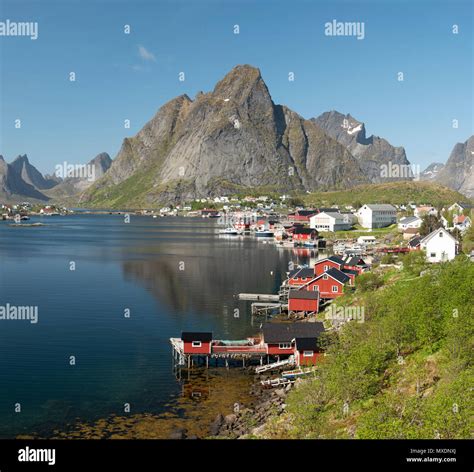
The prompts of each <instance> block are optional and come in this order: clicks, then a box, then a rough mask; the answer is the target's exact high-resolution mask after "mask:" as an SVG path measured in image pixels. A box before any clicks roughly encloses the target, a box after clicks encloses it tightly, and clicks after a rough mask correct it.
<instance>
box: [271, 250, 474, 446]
mask: <svg viewBox="0 0 474 472" xmlns="http://www.w3.org/2000/svg"><path fill="white" fill-rule="evenodd" d="M426 267H427V265H426V263H424V260H423V254H422V253H413V254H410V255H409V256H406V258H405V259H404V268H403V270H401V271H398V270H396V269H389V271H388V272H384V273H381V274H380V275H374V274H367V275H363V276H361V279H360V282H361V283H359V285H358V288H357V289H356V291H355V292H354V293H351V294H348V295H345V296H344V297H342V298H341V299H338V300H337V301H336V302H335V303H337V305H338V306H342V305H347V306H352V307H354V306H358V307H364V317H365V321H364V322H362V323H359V322H357V321H352V322H349V323H347V324H345V325H344V326H343V327H342V329H341V330H340V331H339V333H338V335H336V334H332V335H331V336H330V339H331V342H330V345H329V347H328V349H327V356H325V357H324V358H323V361H322V362H321V364H320V366H319V367H318V369H317V374H316V376H315V377H314V378H311V379H307V380H304V381H303V382H302V383H301V384H300V385H299V386H298V387H297V388H296V389H295V390H293V391H292V392H291V393H290V395H289V397H288V399H287V404H288V406H287V413H285V415H284V416H283V417H280V418H274V419H273V420H272V421H270V422H269V423H268V425H267V428H266V432H265V437H281V438H283V437H294V438H380V439H385V438H398V439H405V438H442V439H446V438H469V437H471V436H472V433H473V423H472V419H473V414H474V391H473V388H472V386H473V385H474V369H473V360H474V359H473V352H474V290H473V280H474V264H473V263H472V262H469V260H468V259H467V258H465V257H459V258H457V259H456V260H455V261H452V262H448V263H444V264H439V265H431V266H429V268H428V269H426ZM423 271H426V272H423ZM420 272H421V273H422V274H423V275H422V276H420V275H419V274H420ZM365 278H367V280H365Z"/></svg>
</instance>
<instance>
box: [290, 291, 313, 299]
mask: <svg viewBox="0 0 474 472" xmlns="http://www.w3.org/2000/svg"><path fill="white" fill-rule="evenodd" d="M288 298H293V299H294V298H298V299H301V300H317V299H318V298H319V291H314V290H290V292H289V294H288Z"/></svg>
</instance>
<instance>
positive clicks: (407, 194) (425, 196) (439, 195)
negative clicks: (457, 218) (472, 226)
mask: <svg viewBox="0 0 474 472" xmlns="http://www.w3.org/2000/svg"><path fill="white" fill-rule="evenodd" d="M303 199H304V203H305V204H306V205H307V206H322V207H326V206H331V205H353V206H360V205H363V204H365V203H391V204H392V205H400V204H403V203H409V202H416V203H429V204H431V205H433V206H434V207H438V206H439V207H442V206H445V205H447V204H452V203H454V202H457V201H461V202H462V201H469V199H468V198H467V197H465V196H464V195H461V194H460V193H458V192H456V191H454V190H451V189H449V188H447V187H443V186H441V185H437V184H434V183H431V182H417V181H410V182H408V181H407V182H388V183H385V184H370V185H359V186H357V187H354V188H349V189H347V190H341V191H332V192H312V193H309V194H307V195H305V196H304V197H303Z"/></svg>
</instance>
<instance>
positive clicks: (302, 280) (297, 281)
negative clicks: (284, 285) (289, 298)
mask: <svg viewBox="0 0 474 472" xmlns="http://www.w3.org/2000/svg"><path fill="white" fill-rule="evenodd" d="M313 278H314V271H313V269H310V268H308V267H303V268H301V269H294V270H292V271H291V272H290V273H289V274H288V279H289V280H288V284H289V285H291V286H292V287H301V286H302V285H305V284H307V283H308V282H309V281H310V280H312V279H313Z"/></svg>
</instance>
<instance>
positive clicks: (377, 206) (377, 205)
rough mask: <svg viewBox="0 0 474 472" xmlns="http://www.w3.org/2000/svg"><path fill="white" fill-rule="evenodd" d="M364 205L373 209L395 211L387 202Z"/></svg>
mask: <svg viewBox="0 0 474 472" xmlns="http://www.w3.org/2000/svg"><path fill="white" fill-rule="evenodd" d="M365 206H367V207H368V208H370V209H371V210H375V211H397V210H396V208H395V207H394V206H393V205H390V204H389V203H369V204H367V205H365Z"/></svg>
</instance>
